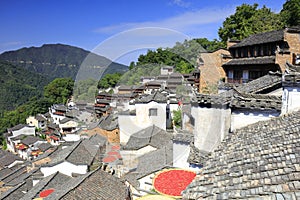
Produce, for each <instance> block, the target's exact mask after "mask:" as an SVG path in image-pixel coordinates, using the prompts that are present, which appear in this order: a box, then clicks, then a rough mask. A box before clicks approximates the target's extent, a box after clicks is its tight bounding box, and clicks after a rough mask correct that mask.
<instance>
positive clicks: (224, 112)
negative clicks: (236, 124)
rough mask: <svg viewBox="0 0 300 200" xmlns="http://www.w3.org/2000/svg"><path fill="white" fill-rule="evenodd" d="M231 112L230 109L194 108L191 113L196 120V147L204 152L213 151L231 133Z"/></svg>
mask: <svg viewBox="0 0 300 200" xmlns="http://www.w3.org/2000/svg"><path fill="white" fill-rule="evenodd" d="M230 112H231V111H230V109H221V108H201V107H198V106H193V107H192V109H191V113H192V116H193V117H194V119H195V126H194V137H195V139H194V144H195V147H197V148H198V149H200V150H202V151H208V152H210V151H212V150H213V149H214V148H215V147H216V146H217V145H218V144H219V143H220V142H221V141H222V140H223V138H224V137H225V135H226V134H228V132H229V129H230Z"/></svg>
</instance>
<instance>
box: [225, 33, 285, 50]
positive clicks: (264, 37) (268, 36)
mask: <svg viewBox="0 0 300 200" xmlns="http://www.w3.org/2000/svg"><path fill="white" fill-rule="evenodd" d="M283 37H284V30H276V31H269V32H265V33H258V34H254V35H250V36H249V37H247V38H245V39H243V40H242V41H241V42H239V43H237V44H235V45H233V46H231V47H230V48H229V49H233V48H237V47H244V46H250V45H255V44H263V43H270V42H277V41H283Z"/></svg>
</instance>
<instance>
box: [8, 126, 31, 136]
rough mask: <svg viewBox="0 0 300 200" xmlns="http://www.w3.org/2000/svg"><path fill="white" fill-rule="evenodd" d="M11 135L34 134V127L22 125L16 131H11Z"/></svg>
mask: <svg viewBox="0 0 300 200" xmlns="http://www.w3.org/2000/svg"><path fill="white" fill-rule="evenodd" d="M12 134H13V137H16V136H18V135H22V134H23V135H35V127H27V126H26V127H24V128H22V129H20V130H17V131H12Z"/></svg>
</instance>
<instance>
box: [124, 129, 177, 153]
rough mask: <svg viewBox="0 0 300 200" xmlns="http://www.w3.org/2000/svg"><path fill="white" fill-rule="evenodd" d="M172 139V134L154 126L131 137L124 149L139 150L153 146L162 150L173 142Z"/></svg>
mask: <svg viewBox="0 0 300 200" xmlns="http://www.w3.org/2000/svg"><path fill="white" fill-rule="evenodd" d="M171 139H172V135H171V134H169V133H167V132H166V131H164V130H162V129H160V128H158V127H157V126H155V125H153V126H149V127H148V128H146V129H143V130H141V131H138V132H137V133H135V134H133V135H131V136H130V138H129V140H128V142H127V144H126V145H125V146H124V147H123V149H124V150H138V149H141V148H143V147H145V146H147V145H150V146H153V147H155V148H161V147H163V146H164V145H165V144H167V143H168V142H169V141H171Z"/></svg>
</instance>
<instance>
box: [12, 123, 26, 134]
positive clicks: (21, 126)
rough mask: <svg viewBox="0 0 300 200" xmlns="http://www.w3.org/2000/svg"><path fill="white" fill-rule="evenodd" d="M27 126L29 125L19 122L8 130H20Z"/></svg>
mask: <svg viewBox="0 0 300 200" xmlns="http://www.w3.org/2000/svg"><path fill="white" fill-rule="evenodd" d="M26 126H27V125H24V124H18V125H16V126H14V127H12V128H9V129H8V132H12V131H17V130H20V129H22V128H24V127H26Z"/></svg>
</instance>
